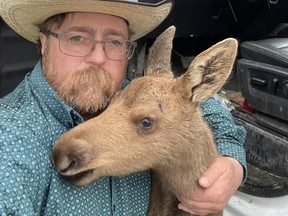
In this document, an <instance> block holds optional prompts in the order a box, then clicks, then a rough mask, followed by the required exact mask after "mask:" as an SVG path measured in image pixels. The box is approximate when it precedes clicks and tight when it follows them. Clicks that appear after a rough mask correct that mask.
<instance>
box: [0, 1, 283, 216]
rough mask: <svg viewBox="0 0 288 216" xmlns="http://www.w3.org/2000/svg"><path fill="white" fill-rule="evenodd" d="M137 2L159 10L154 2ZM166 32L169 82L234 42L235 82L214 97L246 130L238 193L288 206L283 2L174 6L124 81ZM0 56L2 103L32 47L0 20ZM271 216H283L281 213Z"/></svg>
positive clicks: (33, 53)
mask: <svg viewBox="0 0 288 216" xmlns="http://www.w3.org/2000/svg"><path fill="white" fill-rule="evenodd" d="M141 2H143V3H156V4H157V3H158V2H160V0H141ZM171 25H175V26H176V36H175V39H174V43H173V55H172V68H173V71H174V72H175V76H179V75H181V73H182V72H184V71H185V69H186V68H187V67H188V65H189V64H190V62H191V60H192V59H193V58H194V57H195V56H196V55H197V54H199V53H200V52H201V51H203V50H205V49H207V48H208V47H210V46H211V45H213V44H215V43H216V42H219V41H221V40H222V39H225V38H228V37H233V38H236V39H237V40H238V41H239V53H238V57H237V60H236V62H235V67H234V70H233V75H232V76H231V78H230V80H229V82H228V83H227V84H226V85H225V88H224V89H223V91H222V92H221V94H219V95H220V96H222V97H223V98H224V99H223V98H222V100H223V101H224V102H225V103H226V105H227V104H229V106H232V107H233V109H232V110H231V113H232V115H233V117H234V119H235V122H236V123H237V124H241V125H243V126H245V128H246V130H247V138H246V142H245V149H246V153H247V162H248V179H247V181H246V182H245V184H243V185H242V186H241V187H240V188H239V191H240V192H242V193H244V194H246V195H251V196H252V197H261V198H265V199H270V198H271V199H276V201H277V198H279V199H278V200H279V202H284V200H285V201H288V1H287V0H189V1H188V0H176V1H174V6H173V10H172V12H171V14H170V15H169V16H168V18H167V19H166V20H165V21H164V22H163V23H162V24H161V25H160V26H159V27H157V28H156V29H155V30H154V31H153V32H151V33H150V34H149V35H147V36H146V37H144V38H142V39H140V40H139V41H138V45H137V50H136V52H135V54H134V56H133V58H132V59H131V61H130V63H129V66H128V73H127V76H128V78H130V79H133V78H135V77H138V76H141V75H142V74H143V65H144V61H145V55H146V53H147V50H148V49H149V46H150V45H151V44H152V42H153V41H154V39H155V37H157V36H158V35H159V34H160V33H161V32H163V31H164V30H165V29H166V28H167V27H169V26H171ZM0 56H1V58H0V97H3V96H4V95H6V94H8V93H9V92H11V91H12V90H13V89H14V88H15V87H16V85H17V84H18V83H19V82H20V81H21V80H22V79H23V78H24V77H25V74H26V73H27V72H29V71H30V70H31V69H32V68H33V67H34V65H35V63H36V62H37V61H38V54H37V47H36V45H35V44H32V43H30V42H28V41H26V40H24V39H22V38H21V37H20V36H18V35H17V34H15V33H14V32H13V30H11V29H10V28H9V27H8V26H7V25H6V24H5V23H4V22H3V21H2V19H0ZM280 198H281V199H280ZM283 198H285V199H283ZM250 199H252V198H250ZM277 202H278V201H277ZM286 203H287V202H286ZM286 205H287V204H286ZM262 207H263V206H262ZM269 214H270V213H267V214H253V213H251V214H248V213H247V214H243V215H269ZM227 215H229V214H228V213H227ZM231 215H233V214H231ZM234 215H237V214H234ZM238 215H240V214H238ZM271 215H273V214H271ZM277 215H280V216H281V215H288V209H287V207H285V208H284V207H283V209H282V212H281V213H279V214H277Z"/></svg>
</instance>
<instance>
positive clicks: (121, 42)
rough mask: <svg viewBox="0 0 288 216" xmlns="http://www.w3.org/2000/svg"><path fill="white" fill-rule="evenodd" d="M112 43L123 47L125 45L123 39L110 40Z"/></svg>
mask: <svg viewBox="0 0 288 216" xmlns="http://www.w3.org/2000/svg"><path fill="white" fill-rule="evenodd" d="M110 43H111V44H112V45H114V46H117V47H122V46H123V45H124V42H123V41H121V40H110Z"/></svg>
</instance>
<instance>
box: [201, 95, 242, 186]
mask: <svg viewBox="0 0 288 216" xmlns="http://www.w3.org/2000/svg"><path fill="white" fill-rule="evenodd" d="M201 109H202V112H203V117H204V119H205V120H206V122H207V123H208V125H209V126H210V128H211V129H212V131H213V134H214V137H215V140H216V144H217V149H218V152H219V153H220V154H221V155H223V156H230V157H233V158H235V159H237V160H238V161H239V162H240V163H241V164H242V166H243V168H244V178H243V180H244V181H245V180H246V178H247V162H246V153H245V148H244V143H245V139H246V130H245V128H244V127H243V126H240V125H236V124H235V123H234V119H233V116H232V114H231V113H230V112H229V111H228V110H227V109H225V108H224V107H222V105H221V104H220V102H218V101H217V100H215V99H214V98H210V99H208V100H206V101H204V102H202V104H201Z"/></svg>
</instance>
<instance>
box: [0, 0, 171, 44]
mask: <svg viewBox="0 0 288 216" xmlns="http://www.w3.org/2000/svg"><path fill="white" fill-rule="evenodd" d="M171 8H172V1H171V0H163V1H161V2H160V3H157V4H148V3H139V2H137V0H126V1H122V0H121V1H119V0H118V1H117V0H78V1H77V0H73V1H69V0H37V1H33V0H1V2H0V15H1V17H2V19H3V20H4V21H5V22H6V23H7V24H8V25H9V26H10V27H11V28H12V29H13V30H14V31H15V32H16V33H18V34H19V35H21V36H22V37H24V38H25V39H27V40H29V41H31V42H33V43H36V42H37V40H38V39H39V28H38V26H39V24H41V23H43V22H44V21H45V20H46V19H47V18H49V17H51V16H53V15H56V14H60V13H66V12H99V13H105V14H111V15H114V16H119V17H122V18H124V19H125V20H127V21H128V24H129V29H130V30H131V31H132V35H131V38H130V39H131V40H132V41H133V40H136V39H138V38H140V37H142V36H144V35H146V34H148V33H149V32H151V31H152V30H153V29H155V28H156V27H157V26H158V25H159V24H160V23H161V22H162V21H163V20H164V19H165V18H166V17H167V16H168V14H169V12H170V10H171Z"/></svg>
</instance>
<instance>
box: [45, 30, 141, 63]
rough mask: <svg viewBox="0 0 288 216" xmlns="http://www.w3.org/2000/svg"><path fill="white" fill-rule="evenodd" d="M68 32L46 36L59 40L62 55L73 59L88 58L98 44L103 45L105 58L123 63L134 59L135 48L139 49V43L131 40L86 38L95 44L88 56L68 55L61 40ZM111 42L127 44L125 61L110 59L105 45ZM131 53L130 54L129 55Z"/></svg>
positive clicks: (52, 33) (51, 33)
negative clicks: (62, 47)
mask: <svg viewBox="0 0 288 216" xmlns="http://www.w3.org/2000/svg"><path fill="white" fill-rule="evenodd" d="M67 34H68V32H64V33H57V32H52V31H47V32H46V33H45V35H46V36H49V35H51V36H53V37H55V38H57V39H58V40H59V50H60V52H61V53H63V54H64V55H68V56H72V57H87V56H89V55H90V54H91V52H93V50H94V49H95V47H96V44H97V43H101V44H102V45H103V50H104V53H105V56H106V57H107V58H108V59H110V60H113V61H123V60H129V59H131V58H132V56H133V54H134V51H135V48H136V47H137V43H136V42H134V41H129V40H120V39H108V40H104V41H98V40H94V39H93V38H92V37H86V38H88V39H89V40H90V41H91V42H92V43H93V44H92V47H91V50H90V51H89V52H88V53H87V55H83V56H82V55H81V56H79V55H72V54H68V53H65V52H63V50H62V49H61V38H63V35H67ZM75 36H77V34H75ZM111 41H120V42H121V43H126V46H127V47H129V48H126V55H125V58H123V59H113V58H110V57H109V56H107V52H106V50H105V44H106V43H107V42H111ZM129 52H130V53H129Z"/></svg>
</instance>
